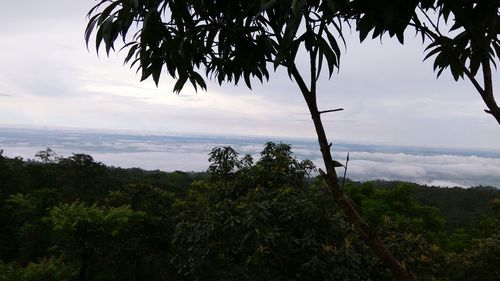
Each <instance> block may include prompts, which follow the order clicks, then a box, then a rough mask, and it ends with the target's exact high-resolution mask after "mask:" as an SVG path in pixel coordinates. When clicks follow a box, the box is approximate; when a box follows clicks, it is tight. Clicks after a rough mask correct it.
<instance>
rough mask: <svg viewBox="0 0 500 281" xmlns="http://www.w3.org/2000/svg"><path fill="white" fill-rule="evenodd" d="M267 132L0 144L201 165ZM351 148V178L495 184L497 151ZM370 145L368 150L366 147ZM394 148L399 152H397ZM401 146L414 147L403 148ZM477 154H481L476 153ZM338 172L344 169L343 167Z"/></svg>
mask: <svg viewBox="0 0 500 281" xmlns="http://www.w3.org/2000/svg"><path fill="white" fill-rule="evenodd" d="M267 140H269V138H267V137H266V138H235V137H220V136H211V137H210V136H178V135H164V134H157V135H150V134H140V133H137V132H136V133H113V134H110V133H97V132H92V131H80V132H74V131H68V130H62V131H50V130H49V131H47V130H16V129H3V130H0V147H1V148H3V149H4V151H5V155H7V156H11V157H13V156H18V155H19V156H22V157H25V158H32V157H33V156H34V155H35V153H36V152H37V151H39V150H43V149H45V148H46V147H51V148H52V149H54V150H55V151H56V152H57V153H59V154H62V155H65V156H68V155H71V153H80V152H83V153H88V154H91V155H92V156H93V157H94V158H95V159H96V160H97V161H102V162H104V163H106V164H108V165H114V166H122V167H142V168H145V169H161V170H167V171H172V170H195V171H203V170H205V169H206V168H207V166H208V162H207V159H208V153H209V152H210V150H211V149H212V148H213V147H215V146H227V145H230V146H232V147H234V148H235V149H236V150H237V151H239V152H240V154H241V155H243V154H251V155H252V156H253V157H254V159H258V158H259V153H260V151H261V150H262V148H263V147H264V143H265V141H267ZM274 141H275V142H280V141H284V142H285V143H292V149H293V151H294V153H295V155H296V156H297V157H298V158H299V159H311V160H313V161H314V162H315V163H316V164H317V165H318V166H319V167H322V164H321V163H322V160H321V155H320V152H319V150H318V147H317V145H316V144H315V143H314V142H313V141H304V140H293V139H292V140H288V141H287V139H283V138H275V139H274ZM343 146H344V148H345V147H349V148H350V162H349V165H348V167H349V168H348V171H347V176H348V177H349V178H351V179H354V180H361V181H366V180H375V179H384V180H403V181H411V182H417V183H420V184H428V185H439V186H463V187H470V186H477V185H490V186H498V185H499V183H500V157H496V156H495V155H498V154H499V153H500V151H497V152H496V154H495V152H491V153H489V154H488V153H486V152H479V151H469V152H468V153H467V154H465V153H464V154H451V153H450V152H446V151H441V152H440V151H439V150H434V149H429V148H419V147H406V148H394V147H390V148H389V149H392V150H394V151H395V152H389V151H387V149H388V148H387V147H384V146H376V145H372V146H360V145H353V144H344V145H343ZM367 150H369V151H367ZM398 151H399V152H398ZM405 151H413V152H412V153H407V152H405ZM334 154H335V155H334V156H335V157H336V159H345V155H346V154H347V152H346V151H342V150H339V151H335V153H334ZM477 154H482V155H483V156H478V155H477ZM341 170H342V169H339V170H338V171H339V172H342V173H343V170H342V171H341Z"/></svg>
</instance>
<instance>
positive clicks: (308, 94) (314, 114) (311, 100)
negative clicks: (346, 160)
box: [292, 68, 417, 281]
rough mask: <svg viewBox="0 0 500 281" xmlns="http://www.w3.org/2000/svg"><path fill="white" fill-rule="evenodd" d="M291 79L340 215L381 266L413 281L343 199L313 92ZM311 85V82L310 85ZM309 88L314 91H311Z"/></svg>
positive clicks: (299, 80) (405, 280) (403, 280)
mask: <svg viewBox="0 0 500 281" xmlns="http://www.w3.org/2000/svg"><path fill="white" fill-rule="evenodd" d="M292 75H293V77H294V78H295V80H296V82H297V84H298V85H299V88H300V90H301V92H302V95H303V96H304V99H305V101H306V103H307V106H308V108H309V112H310V114H311V118H312V120H313V123H314V128H315V129H316V134H317V136H318V143H319V146H320V150H321V155H322V156H323V162H324V164H325V168H326V173H325V172H323V171H322V170H320V173H321V176H322V177H323V179H324V180H325V182H326V184H327V185H328V188H329V189H330V191H331V192H332V193H333V194H334V198H335V200H336V202H337V203H338V204H339V205H340V207H341V208H342V210H343V211H344V213H345V215H346V217H347V220H348V221H349V223H351V224H352V225H354V227H355V228H356V229H357V231H358V233H359V234H360V236H361V238H362V239H363V240H364V241H365V243H367V244H368V245H369V246H370V247H371V248H372V250H373V251H374V252H375V254H376V255H377V256H378V257H379V258H380V259H381V260H382V262H383V263H384V264H385V266H387V268H389V270H390V271H391V272H392V274H393V275H394V277H395V278H396V279H397V280H400V281H416V280H417V277H416V276H415V274H413V272H411V271H410V270H409V269H408V268H406V267H405V266H404V265H403V264H401V263H400V262H399V261H398V260H397V259H396V258H394V256H393V255H392V253H391V251H390V250H389V249H388V248H387V246H385V244H384V242H383V241H382V239H380V237H379V236H378V235H377V233H376V232H375V231H373V229H372V227H371V226H370V225H368V224H367V223H366V222H365V221H364V220H363V218H362V217H361V215H360V214H359V213H358V211H357V210H356V208H355V207H354V206H353V204H352V202H351V201H350V200H349V199H347V198H346V197H345V195H344V192H343V190H342V189H341V187H340V185H339V182H338V177H337V172H336V171H335V164H334V161H333V158H332V155H331V151H330V148H331V144H329V143H328V139H327V137H326V133H325V129H324V127H323V122H322V121H321V113H320V112H319V110H318V106H317V102H316V92H315V91H314V92H313V91H309V90H308V89H307V86H306V84H305V83H304V80H303V79H302V76H301V75H300V73H299V72H298V70H297V69H296V68H294V69H293V70H292ZM312 79H313V78H312ZM312 83H315V82H314V81H313V82H312ZM311 88H312V89H315V87H311Z"/></svg>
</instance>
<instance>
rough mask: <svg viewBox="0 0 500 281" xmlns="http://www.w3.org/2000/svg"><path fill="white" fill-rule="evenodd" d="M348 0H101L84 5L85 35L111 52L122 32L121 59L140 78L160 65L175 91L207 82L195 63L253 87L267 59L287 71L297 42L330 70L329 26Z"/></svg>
mask: <svg viewBox="0 0 500 281" xmlns="http://www.w3.org/2000/svg"><path fill="white" fill-rule="evenodd" d="M345 2H346V1H343V0H341V1H331V0H330V1H273V0H267V1H260V0H259V1H257V0H251V1H213V2H210V4H209V5H207V3H206V2H205V1H186V0H184V1H167V0H161V1H131V0H113V1H107V0H105V1H101V2H99V3H98V4H97V5H96V6H95V7H94V8H93V9H92V10H91V11H90V12H89V18H90V20H89V24H88V26H87V30H86V32H85V38H86V40H87V43H88V42H89V41H90V38H91V36H92V35H93V32H94V31H95V38H96V48H97V49H99V47H100V46H101V44H102V43H104V46H105V49H106V52H107V53H109V51H110V50H111V49H114V43H115V41H116V40H117V38H118V37H121V38H122V39H123V41H124V42H126V43H125V45H124V46H123V47H122V48H124V49H127V51H128V54H127V56H126V58H125V62H130V63H131V65H132V66H134V65H136V64H137V66H138V70H140V71H141V73H142V77H141V79H142V80H144V79H147V78H148V77H152V78H153V80H154V81H155V83H156V84H158V83H159V79H160V74H161V72H162V68H163V67H165V68H166V70H167V72H168V74H169V75H170V76H172V77H173V78H176V79H177V83H176V84H175V86H174V91H176V92H179V91H180V90H181V89H182V88H183V86H184V84H185V83H186V82H187V81H188V80H189V82H191V84H192V85H193V86H194V88H195V89H196V88H197V86H200V87H201V88H203V89H205V88H206V84H205V82H204V79H203V77H202V76H201V75H200V73H199V72H200V70H201V71H205V73H204V74H205V75H206V76H209V77H214V78H215V79H216V80H217V81H218V82H219V83H222V82H223V81H228V82H234V83H235V84H238V82H239V81H240V79H242V78H243V80H244V81H245V83H246V85H247V86H248V87H251V81H250V78H251V77H256V78H258V79H259V80H260V81H263V80H264V79H269V72H268V63H272V64H273V65H274V68H277V67H278V66H279V65H283V66H285V67H287V68H288V70H289V72H291V71H292V69H293V66H294V61H295V58H296V56H297V53H298V50H299V47H300V46H301V45H302V46H304V47H305V48H306V49H307V50H308V51H313V50H314V52H316V53H318V54H319V56H320V59H319V61H320V62H322V61H323V59H324V60H325V61H326V63H327V66H328V70H329V73H330V75H331V74H332V72H333V70H334V68H335V67H338V65H339V56H340V48H339V45H338V42H337V39H336V38H335V37H334V34H333V33H332V30H331V29H330V27H334V29H333V30H335V31H336V32H338V31H340V26H341V21H340V19H339V18H337V14H336V13H337V11H338V9H340V8H342V7H343V6H344V5H345ZM104 4H105V6H104V7H103V5H104ZM302 24H304V25H305V27H306V28H305V30H302V28H300V27H301V25H302ZM134 25H135V26H134ZM134 27H135V28H136V31H135V33H134V35H133V36H131V37H130V36H128V33H129V31H130V30H131V29H134ZM318 74H319V71H318Z"/></svg>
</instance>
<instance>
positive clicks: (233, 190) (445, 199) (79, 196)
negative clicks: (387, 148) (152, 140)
mask: <svg viewBox="0 0 500 281" xmlns="http://www.w3.org/2000/svg"><path fill="white" fill-rule="evenodd" d="M209 157H210V158H209V161H210V165H209V167H208V169H207V171H206V172H203V173H193V172H181V171H175V172H168V173H167V172H161V171H144V170H141V169H138V168H133V169H122V168H117V167H108V166H106V165H104V164H102V163H99V162H96V161H95V160H94V159H93V158H92V156H90V155H86V154H73V155H72V156H70V157H59V156H57V155H56V154H55V153H54V152H53V151H52V150H51V149H47V150H45V151H40V152H39V153H37V154H36V157H35V159H34V160H24V159H21V158H13V159H12V158H8V157H4V156H2V155H1V154H0V202H1V203H0V209H1V212H0V281H7V280H9V281H11V280H12V281H18V280H393V279H392V278H393V277H392V275H391V274H390V272H389V270H388V269H386V268H385V266H383V264H382V263H381V262H380V260H379V259H377V258H376V256H375V255H374V254H373V252H372V250H371V249H370V248H368V247H367V246H366V244H365V243H363V242H362V240H361V239H359V237H358V234H357V232H356V231H355V230H354V229H353V226H352V225H351V224H349V223H348V222H347V220H346V218H345V215H344V214H343V212H342V211H341V210H340V209H339V207H338V206H337V205H336V204H333V203H332V202H333V200H332V198H331V197H332V196H333V195H332V193H331V192H329V191H328V189H327V187H326V186H325V184H324V182H323V180H322V179H321V178H320V177H317V176H315V175H316V174H317V173H316V168H315V167H314V165H313V163H312V162H310V161H308V160H304V161H299V160H298V159H296V158H295V157H294V155H293V152H292V150H291V147H290V146H289V145H286V144H282V143H280V144H276V143H272V142H269V143H267V144H266V145H265V147H264V149H263V151H262V152H261V154H260V158H259V159H257V160H254V159H252V157H251V156H250V155H242V156H240V155H239V154H238V153H237V152H236V151H235V150H234V149H232V148H231V147H218V148H214V149H213V150H212V152H211V153H210V155H209ZM342 186H343V189H344V190H345V193H346V194H347V195H348V197H349V198H350V200H352V202H353V203H354V205H355V206H356V208H357V209H358V210H359V212H360V213H361V214H362V216H363V217H364V218H365V219H366V220H367V221H368V222H369V223H370V225H371V226H372V227H373V231H376V232H377V233H379V234H380V236H381V237H383V238H384V242H385V243H386V244H387V245H388V246H389V247H390V249H391V251H392V252H393V253H394V254H395V255H396V256H397V258H398V259H399V260H402V261H404V264H405V266H407V267H409V268H411V270H413V271H414V272H415V273H416V275H417V276H418V278H419V279H420V280H481V281H487V280H500V268H499V267H498V265H499V264H500V255H499V253H500V228H499V223H498V219H499V213H500V191H499V190H498V189H496V188H493V187H475V188H469V189H463V188H438V187H429V186H420V185H417V184H413V183H405V182H384V181H370V182H362V183H361V182H354V181H350V180H346V181H345V182H343V184H342Z"/></svg>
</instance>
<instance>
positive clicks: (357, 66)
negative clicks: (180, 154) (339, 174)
mask: <svg viewBox="0 0 500 281" xmlns="http://www.w3.org/2000/svg"><path fill="white" fill-rule="evenodd" d="M0 1H1V2H2V9H0V17H1V18H2V19H3V22H4V24H2V25H0V40H1V44H0V126H4V127H36V128H61V127H62V128H91V129H99V130H126V131H140V132H156V133H161V132H164V133H175V134H197V135H235V136H238V135H239V136H262V137H266V136H278V137H284V138H314V137H315V133H314V129H313V125H312V122H311V119H310V117H309V115H308V112H307V108H306V105H305V103H304V101H303V99H302V97H301V95H300V92H299V91H298V88H297V86H296V85H295V84H294V83H293V82H291V81H290V80H289V79H288V76H287V75H286V73H284V72H283V71H278V72H277V73H271V79H270V81H269V82H265V83H264V84H259V83H258V82H257V81H255V83H254V84H255V86H254V88H253V90H252V91H249V90H248V89H247V88H246V87H244V85H243V84H242V85H239V86H237V87H235V86H232V85H225V86H222V87H220V86H218V85H217V84H216V83H209V85H208V91H207V92H203V91H202V92H198V93H196V92H195V91H194V89H192V88H191V87H190V86H186V87H185V89H184V90H183V92H182V93H181V94H180V95H176V94H174V93H173V92H172V90H173V85H174V83H175V81H174V80H173V79H171V78H169V77H168V76H167V75H166V74H165V75H163V76H162V79H161V81H160V85H159V87H156V86H155V85H154V83H153V82H152V81H144V82H139V76H138V75H137V74H136V73H135V70H132V69H129V68H128V67H127V66H124V65H123V57H124V55H125V54H124V53H118V54H117V53H111V54H110V56H109V57H106V55H105V54H104V52H101V54H100V56H98V55H97V54H96V52H95V49H92V48H90V49H89V50H87V48H86V46H85V41H84V38H83V33H84V29H85V25H86V20H87V19H86V13H87V11H88V10H89V9H90V8H91V7H92V5H93V4H94V3H95V2H94V1H92V0H78V1H69V0H50V1H48V0H43V1H40V0H26V1H7V0H0ZM346 36H347V41H348V42H347V50H346V51H345V52H344V54H343V56H342V58H341V68H340V71H339V73H335V74H334V75H333V76H332V79H330V80H328V79H327V77H326V76H325V77H322V79H321V81H320V85H319V96H318V100H319V104H320V109H321V110H326V109H332V108H338V107H342V108H344V109H345V110H344V111H342V112H337V113H332V114H330V115H328V116H326V117H325V119H324V123H325V126H326V129H327V134H328V135H329V137H330V138H331V139H332V140H333V141H334V142H335V141H348V142H354V143H375V144H395V145H419V146H433V147H467V148H469V147H470V148H483V149H492V150H497V151H498V150H500V127H499V126H498V124H497V123H496V122H495V120H494V119H493V118H492V117H490V116H489V115H487V114H485V113H484V112H483V109H484V108H485V106H484V105H483V103H482V100H481V99H480V97H479V95H478V94H477V92H476V91H475V89H474V88H473V87H472V85H471V84H470V82H468V81H459V82H455V81H453V79H452V78H451V75H450V74H449V73H445V74H443V75H442V77H440V78H439V79H436V77H435V73H433V70H432V62H431V61H426V62H422V59H423V57H424V56H423V50H424V47H423V46H422V45H421V42H420V41H419V39H418V38H413V37H412V36H411V35H410V36H408V38H407V43H406V44H405V45H404V46H401V45H400V44H399V43H397V42H396V41H395V40H385V39H384V40H383V41H382V42H381V41H380V40H372V41H368V42H364V43H363V44H360V43H359V40H358V39H357V36H356V34H355V33H354V32H353V34H346ZM304 62H305V58H304V59H299V64H300V63H304ZM497 75H498V74H497V73H495V77H494V81H495V82H494V83H495V84H494V86H495V88H496V89H498V88H499V86H500V84H499V82H498V79H497Z"/></svg>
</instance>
